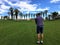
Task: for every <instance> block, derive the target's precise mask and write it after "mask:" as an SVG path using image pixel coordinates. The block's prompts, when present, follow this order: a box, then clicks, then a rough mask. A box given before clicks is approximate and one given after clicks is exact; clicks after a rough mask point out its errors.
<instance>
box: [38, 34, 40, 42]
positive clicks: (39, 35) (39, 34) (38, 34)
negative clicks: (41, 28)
mask: <svg viewBox="0 0 60 45" xmlns="http://www.w3.org/2000/svg"><path fill="white" fill-rule="evenodd" d="M37 39H38V41H40V33H38V34H37Z"/></svg>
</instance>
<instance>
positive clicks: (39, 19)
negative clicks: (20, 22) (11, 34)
mask: <svg viewBox="0 0 60 45" xmlns="http://www.w3.org/2000/svg"><path fill="white" fill-rule="evenodd" d="M35 23H36V26H37V39H38V41H37V43H38V44H40V43H41V44H43V26H44V24H43V18H42V17H41V14H40V13H37V14H36V18H35Z"/></svg>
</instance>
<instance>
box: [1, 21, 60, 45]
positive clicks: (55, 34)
mask: <svg viewBox="0 0 60 45" xmlns="http://www.w3.org/2000/svg"><path fill="white" fill-rule="evenodd" d="M36 35H37V34H36V25H35V23H34V21H9V20H8V21H5V20H0V45H37V44H36V40H37V38H36ZM44 45H60V20H56V21H45V22H44Z"/></svg>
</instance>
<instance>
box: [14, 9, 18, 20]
mask: <svg viewBox="0 0 60 45" xmlns="http://www.w3.org/2000/svg"><path fill="white" fill-rule="evenodd" d="M14 12H15V16H16V20H17V17H18V13H19V10H18V9H15V10H14Z"/></svg>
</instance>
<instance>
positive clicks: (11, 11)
mask: <svg viewBox="0 0 60 45" xmlns="http://www.w3.org/2000/svg"><path fill="white" fill-rule="evenodd" d="M9 10H10V13H11V19H13V8H12V7H10V8H9Z"/></svg>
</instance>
